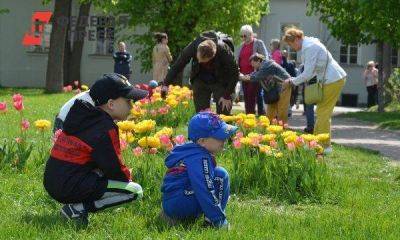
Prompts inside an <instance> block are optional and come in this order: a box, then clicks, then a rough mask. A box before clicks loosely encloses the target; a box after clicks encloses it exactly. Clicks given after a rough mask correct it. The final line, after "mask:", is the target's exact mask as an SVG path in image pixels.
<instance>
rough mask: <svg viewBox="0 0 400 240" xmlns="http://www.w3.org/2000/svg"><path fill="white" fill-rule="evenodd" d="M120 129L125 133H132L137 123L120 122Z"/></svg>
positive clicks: (118, 124)
mask: <svg viewBox="0 0 400 240" xmlns="http://www.w3.org/2000/svg"><path fill="white" fill-rule="evenodd" d="M117 126H118V129H120V130H121V131H125V132H130V131H133V129H134V128H135V122H134V121H120V122H118V123H117Z"/></svg>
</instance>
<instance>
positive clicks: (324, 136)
mask: <svg viewBox="0 0 400 240" xmlns="http://www.w3.org/2000/svg"><path fill="white" fill-rule="evenodd" d="M316 137H317V139H318V142H326V141H327V140H329V133H321V134H318V135H317V136H316Z"/></svg>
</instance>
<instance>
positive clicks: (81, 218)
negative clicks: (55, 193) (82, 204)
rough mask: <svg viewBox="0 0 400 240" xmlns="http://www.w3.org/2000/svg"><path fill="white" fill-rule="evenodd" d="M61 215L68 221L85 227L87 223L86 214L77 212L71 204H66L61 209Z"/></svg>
mask: <svg viewBox="0 0 400 240" xmlns="http://www.w3.org/2000/svg"><path fill="white" fill-rule="evenodd" d="M61 215H62V216H63V217H64V218H66V219H68V220H73V221H75V222H76V223H79V224H82V225H84V226H87V225H88V223H89V221H88V213H87V212H86V211H78V210H76V209H75V208H74V207H73V205H72V204H66V205H64V206H63V207H62V208H61Z"/></svg>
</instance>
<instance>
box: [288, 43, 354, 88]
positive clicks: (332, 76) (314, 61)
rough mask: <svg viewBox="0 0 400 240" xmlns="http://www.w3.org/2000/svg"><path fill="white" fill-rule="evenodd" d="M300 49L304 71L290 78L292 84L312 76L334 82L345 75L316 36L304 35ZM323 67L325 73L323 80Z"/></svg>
mask: <svg viewBox="0 0 400 240" xmlns="http://www.w3.org/2000/svg"><path fill="white" fill-rule="evenodd" d="M300 51H301V62H302V63H303V64H304V71H303V73H301V74H300V75H298V76H297V77H295V78H292V79H291V81H292V82H293V84H294V85H299V84H301V83H304V82H306V81H308V80H310V79H311V78H313V77H314V76H317V79H319V80H322V81H324V84H329V83H334V82H336V81H339V80H340V79H342V78H344V77H346V76H347V74H346V72H345V71H344V70H343V68H342V67H340V65H339V64H338V63H337V62H336V60H335V59H333V57H332V55H331V53H330V52H329V51H328V50H327V49H326V47H325V46H324V45H323V44H322V43H321V42H320V41H319V39H318V38H313V37H304V38H303V43H302V47H301V50H300ZM327 58H329V62H328V65H326V61H327ZM326 66H327V67H326ZM325 67H326V75H325V80H324V71H325Z"/></svg>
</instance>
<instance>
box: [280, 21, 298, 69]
mask: <svg viewBox="0 0 400 240" xmlns="http://www.w3.org/2000/svg"><path fill="white" fill-rule="evenodd" d="M288 27H297V28H300V23H281V29H280V30H281V32H280V39H282V37H283V35H284V34H285V30H286V28H288ZM281 50H286V51H287V52H288V55H289V59H291V60H295V61H296V62H297V60H298V59H297V52H296V51H294V50H293V49H292V48H291V47H289V45H287V44H286V43H285V42H283V41H281Z"/></svg>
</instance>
